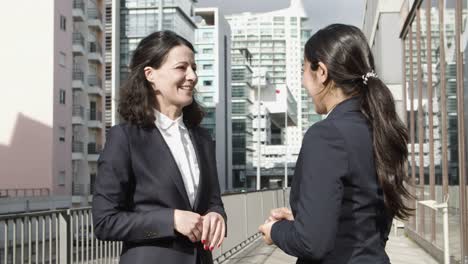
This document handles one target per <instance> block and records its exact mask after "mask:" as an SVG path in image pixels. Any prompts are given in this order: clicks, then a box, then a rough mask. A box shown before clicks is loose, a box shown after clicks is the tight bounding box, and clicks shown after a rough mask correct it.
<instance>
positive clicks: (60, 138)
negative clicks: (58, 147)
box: [59, 127, 65, 142]
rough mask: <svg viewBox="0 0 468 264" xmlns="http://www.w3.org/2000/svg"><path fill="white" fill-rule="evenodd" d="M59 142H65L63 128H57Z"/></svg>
mask: <svg viewBox="0 0 468 264" xmlns="http://www.w3.org/2000/svg"><path fill="white" fill-rule="evenodd" d="M59 141H61V142H65V127H60V128H59Z"/></svg>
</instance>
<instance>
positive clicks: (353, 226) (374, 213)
mask: <svg viewBox="0 0 468 264" xmlns="http://www.w3.org/2000/svg"><path fill="white" fill-rule="evenodd" d="M290 204H291V209H292V212H293V215H294V219H295V220H294V221H287V220H283V221H279V222H277V223H275V224H273V227H272V229H271V238H272V240H273V242H274V243H275V244H276V245H277V246H278V247H279V248H281V249H282V250H283V251H284V252H286V253H288V254H290V255H293V256H296V257H298V261H297V263H321V264H325V263H326V264H329V263H334V264H344V263H346V264H355V263H359V264H366V263H372V264H376V263H390V261H389V259H388V256H387V254H386V253H385V244H386V241H387V239H388V233H389V229H390V224H391V221H392V217H391V216H389V215H387V213H386V210H385V207H384V200H383V192H382V189H381V188H380V186H379V183H378V179H377V173H376V169H375V164H374V157H373V146H372V131H371V129H370V126H369V124H368V122H367V121H366V119H365V117H364V115H363V114H362V113H361V112H360V98H359V97H353V98H350V99H348V100H345V101H343V102H341V103H340V104H338V105H337V106H336V107H335V109H334V110H333V111H332V112H331V113H330V115H329V116H328V117H327V118H326V119H324V120H322V121H320V122H317V123H316V124H314V125H313V126H312V127H310V128H309V130H308V131H307V133H306V134H305V136H304V140H303V143H302V147H301V151H300V154H299V157H298V160H297V163H296V169H295V173H294V178H293V180H292V183H291V194H290Z"/></svg>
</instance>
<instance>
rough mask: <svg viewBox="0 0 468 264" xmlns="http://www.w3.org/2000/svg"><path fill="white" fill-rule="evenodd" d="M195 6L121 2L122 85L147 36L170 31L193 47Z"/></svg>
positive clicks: (177, 0) (178, 0) (172, 1)
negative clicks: (130, 64) (142, 41)
mask: <svg viewBox="0 0 468 264" xmlns="http://www.w3.org/2000/svg"><path fill="white" fill-rule="evenodd" d="M193 4H194V1H193V0H162V2H161V0H121V1H120V80H121V81H124V80H126V79H127V75H128V64H129V63H130V58H131V56H132V54H133V51H134V50H135V48H136V47H137V45H138V43H139V42H140V40H141V39H142V38H144V37H145V36H147V35H149V34H151V33H153V32H155V31H158V30H171V31H174V32H176V33H177V34H179V35H181V36H182V37H184V38H186V39H187V40H188V41H190V42H192V43H194V31H195V24H194V22H193V21H192V20H191V17H192V15H193ZM160 7H162V8H160ZM161 14H162V19H161V18H160V16H161ZM161 21H162V25H160V23H161Z"/></svg>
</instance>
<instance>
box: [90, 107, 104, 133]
mask: <svg viewBox="0 0 468 264" xmlns="http://www.w3.org/2000/svg"><path fill="white" fill-rule="evenodd" d="M88 117H89V118H88V127H89V128H98V129H102V128H103V123H102V112H101V111H91V110H89V111H88Z"/></svg>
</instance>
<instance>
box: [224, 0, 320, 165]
mask: <svg viewBox="0 0 468 264" xmlns="http://www.w3.org/2000/svg"><path fill="white" fill-rule="evenodd" d="M227 19H228V21H229V24H230V25H231V30H232V41H233V44H232V46H233V48H248V49H249V51H250V52H251V54H252V67H253V68H262V69H265V70H266V71H267V72H268V74H269V75H270V76H271V83H272V86H271V89H273V90H274V91H275V90H284V91H286V90H289V91H290V92H291V94H292V95H293V98H294V100H295V101H296V102H297V105H296V109H294V110H293V111H290V110H289V109H288V115H291V113H294V114H296V115H297V117H296V118H294V119H296V120H297V125H296V126H295V127H289V128H287V130H288V133H287V134H288V145H289V146H291V151H290V152H289V153H290V157H291V159H292V160H295V159H296V158H297V155H298V152H299V146H300V145H301V142H302V136H303V133H304V132H305V130H306V129H307V128H308V127H309V126H310V125H311V122H313V121H315V120H319V119H320V117H319V116H315V115H314V114H313V111H312V109H313V105H312V104H311V100H310V99H309V98H308V96H307V92H306V91H305V89H303V88H302V76H301V66H302V62H303V57H304V56H303V44H304V42H305V41H306V40H307V39H308V37H309V36H310V33H311V31H310V30H307V29H306V28H305V22H306V21H307V16H306V14H305V11H304V8H303V4H302V1H301V0H292V1H291V4H290V7H289V8H286V9H282V10H277V11H272V12H267V13H242V14H233V15H229V16H227ZM254 85H256V84H255V83H254ZM260 100H262V98H261V99H260ZM276 123H277V124H279V122H276ZM281 123H283V125H282V127H279V128H274V129H273V130H274V131H273V134H276V133H277V131H279V134H280V135H281V134H283V135H282V136H279V138H281V139H282V140H281V143H280V144H284V141H285V139H286V136H285V134H286V133H285V130H286V129H284V122H281ZM273 136H274V137H277V136H275V135H273Z"/></svg>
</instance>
